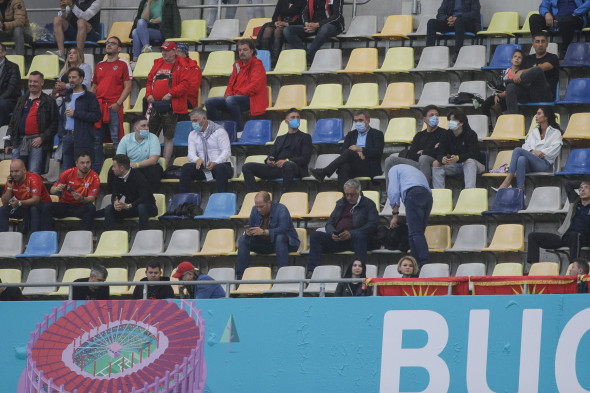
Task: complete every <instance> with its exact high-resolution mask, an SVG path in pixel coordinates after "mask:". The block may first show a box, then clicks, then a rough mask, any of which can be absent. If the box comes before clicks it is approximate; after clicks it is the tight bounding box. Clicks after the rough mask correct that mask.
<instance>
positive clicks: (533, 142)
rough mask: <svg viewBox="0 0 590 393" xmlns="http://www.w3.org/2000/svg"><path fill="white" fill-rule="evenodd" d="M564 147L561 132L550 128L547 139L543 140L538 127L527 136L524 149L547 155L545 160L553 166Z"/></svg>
mask: <svg viewBox="0 0 590 393" xmlns="http://www.w3.org/2000/svg"><path fill="white" fill-rule="evenodd" d="M562 145H563V140H562V139H561V132H560V131H559V130H558V129H556V128H553V127H551V126H548V127H547V131H545V139H541V131H540V130H539V127H537V128H535V129H534V130H532V131H531V132H529V134H528V135H527V136H526V139H525V141H524V145H522V148H523V149H524V150H526V151H531V150H539V151H542V152H543V153H545V160H547V161H548V162H549V163H550V164H553V163H554V162H555V159H556V158H557V156H558V155H559V152H560V151H561V146H562Z"/></svg>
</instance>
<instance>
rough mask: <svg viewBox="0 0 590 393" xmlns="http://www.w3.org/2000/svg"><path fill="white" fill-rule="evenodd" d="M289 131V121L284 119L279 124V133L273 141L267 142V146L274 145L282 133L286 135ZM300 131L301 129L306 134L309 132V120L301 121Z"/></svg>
mask: <svg viewBox="0 0 590 393" xmlns="http://www.w3.org/2000/svg"><path fill="white" fill-rule="evenodd" d="M288 131H289V127H288V126H287V123H285V122H284V121H281V123H280V125H279V130H278V131H277V135H276V136H275V139H274V140H273V141H272V142H267V143H266V145H267V146H269V145H274V144H275V141H276V140H277V138H278V137H280V136H281V135H285V134H286V133H287V132H288ZM299 131H301V132H303V133H305V134H308V132H307V120H305V119H301V120H300V121H299Z"/></svg>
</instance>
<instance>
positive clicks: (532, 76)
mask: <svg viewBox="0 0 590 393" xmlns="http://www.w3.org/2000/svg"><path fill="white" fill-rule="evenodd" d="M520 81H521V82H520V83H508V85H507V86H506V113H508V114H518V113H519V112H518V103H519V102H522V103H527V102H539V101H553V93H554V91H552V89H551V86H550V85H549V82H547V78H546V77H545V72H544V71H543V69H542V68H541V67H533V68H529V70H528V71H527V72H525V73H523V74H522V76H521V78H520Z"/></svg>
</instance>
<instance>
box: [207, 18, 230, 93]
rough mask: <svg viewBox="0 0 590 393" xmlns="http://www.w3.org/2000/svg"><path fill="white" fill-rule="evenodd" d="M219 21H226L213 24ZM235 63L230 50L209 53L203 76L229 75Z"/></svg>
mask: <svg viewBox="0 0 590 393" xmlns="http://www.w3.org/2000/svg"><path fill="white" fill-rule="evenodd" d="M220 20H227V19H218V20H217V21H216V22H215V23H217V22H219V21H220ZM235 61H236V56H235V53H234V52H233V51H231V50H220V51H215V52H210V53H209V56H208V57H207V62H206V63H205V68H204V69H203V76H222V75H230V74H231V73H232V70H233V65H234V62H235ZM223 91H224V92H225V87H224V88H223Z"/></svg>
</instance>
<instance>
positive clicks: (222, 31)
mask: <svg viewBox="0 0 590 393" xmlns="http://www.w3.org/2000/svg"><path fill="white" fill-rule="evenodd" d="M239 35H240V20H239V19H217V20H216V21H215V23H213V27H212V28H211V33H209V37H207V38H202V39H201V42H203V43H206V44H209V43H211V44H212V43H219V42H230V41H231V42H233V41H234V39H235V37H238V36H239ZM211 53H215V52H211Z"/></svg>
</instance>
